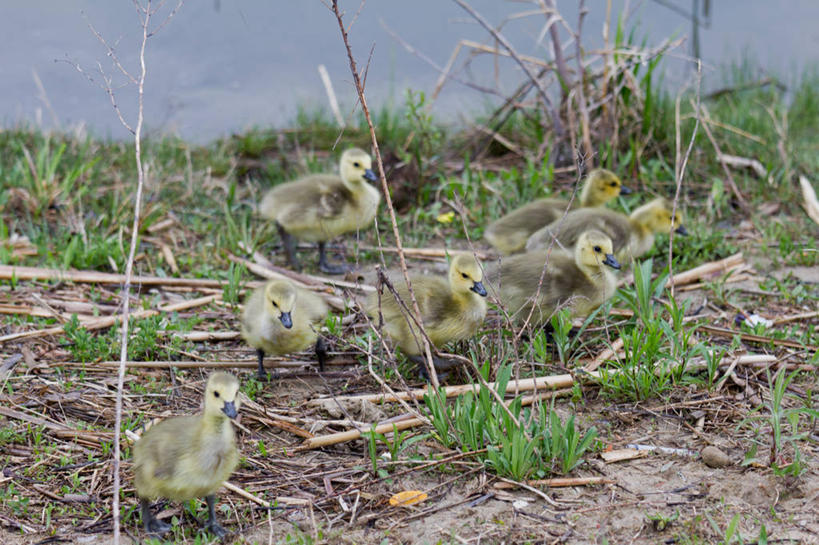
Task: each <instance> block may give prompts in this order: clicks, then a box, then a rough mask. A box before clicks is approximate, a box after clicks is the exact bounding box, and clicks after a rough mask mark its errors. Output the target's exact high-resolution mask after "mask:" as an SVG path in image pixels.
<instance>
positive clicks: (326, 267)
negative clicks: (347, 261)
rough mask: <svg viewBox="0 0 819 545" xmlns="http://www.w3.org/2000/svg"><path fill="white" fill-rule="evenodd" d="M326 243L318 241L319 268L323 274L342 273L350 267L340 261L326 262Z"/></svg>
mask: <svg viewBox="0 0 819 545" xmlns="http://www.w3.org/2000/svg"><path fill="white" fill-rule="evenodd" d="M326 246H327V243H326V242H324V241H321V242H319V243H318V251H319V263H318V264H319V270H320V271H321V272H323V273H325V274H344V273H346V272H347V271H349V270H350V267H349V266H347V265H343V264H340V263H328V262H327V248H326Z"/></svg>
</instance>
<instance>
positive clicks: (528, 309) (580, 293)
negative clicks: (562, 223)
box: [500, 230, 620, 326]
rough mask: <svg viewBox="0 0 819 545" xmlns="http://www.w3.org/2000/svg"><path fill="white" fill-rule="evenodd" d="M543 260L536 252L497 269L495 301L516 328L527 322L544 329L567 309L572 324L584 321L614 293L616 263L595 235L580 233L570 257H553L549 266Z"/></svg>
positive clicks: (542, 254)
mask: <svg viewBox="0 0 819 545" xmlns="http://www.w3.org/2000/svg"><path fill="white" fill-rule="evenodd" d="M546 258H547V254H546V252H545V251H543V250H535V251H531V252H526V253H523V254H518V255H513V256H511V257H508V258H506V259H504V260H503V263H502V264H501V268H500V301H501V303H502V304H503V306H504V308H505V309H506V310H507V311H508V312H509V313H510V315H512V316H513V318H514V320H515V321H516V322H517V323H519V324H523V323H525V322H526V320H527V319H529V323H530V324H532V325H536V326H540V325H545V324H547V323H548V320H549V319H550V317H551V316H552V314H554V312H555V311H556V310H559V308H561V307H562V306H567V305H568V306H570V307H571V311H572V317H573V318H584V317H586V316H588V315H589V314H591V313H592V312H593V311H594V310H595V309H596V308H597V307H599V306H600V305H602V304H603V303H605V302H606V301H608V300H609V299H610V298H611V296H612V295H614V291H615V290H616V289H617V279H616V277H615V275H614V272H613V270H614V269H619V268H620V263H618V261H617V259H616V258H615V257H614V255H613V251H612V241H611V239H610V238H609V237H608V236H607V235H605V234H603V233H601V232H600V231H596V230H592V231H586V232H584V233H581V235H580V237H579V238H578V240H577V244H576V245H575V248H574V252H573V253H568V252H563V251H560V250H557V251H554V252H552V253H551V255H549V259H548V264H547V263H546ZM544 264H545V265H546V270H545V272H544V270H543V267H544ZM541 275H542V276H543V281H542V282H541ZM538 285H540V287H539V288H538ZM530 314H531V317H530Z"/></svg>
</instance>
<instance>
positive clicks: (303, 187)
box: [259, 174, 350, 229]
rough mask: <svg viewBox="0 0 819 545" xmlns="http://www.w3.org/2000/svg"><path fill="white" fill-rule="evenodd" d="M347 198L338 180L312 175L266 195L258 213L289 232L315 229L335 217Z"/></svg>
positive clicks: (334, 177) (332, 177) (326, 176)
mask: <svg viewBox="0 0 819 545" xmlns="http://www.w3.org/2000/svg"><path fill="white" fill-rule="evenodd" d="M349 194H350V191H349V190H348V189H347V188H346V186H344V184H343V183H342V181H341V178H339V177H338V176H335V175H331V174H313V175H310V176H305V177H303V178H299V179H298V180H294V181H292V182H287V183H284V184H280V185H277V186H276V187H274V188H273V189H271V190H270V191H268V192H267V194H266V195H265V197H264V199H262V203H261V205H260V206H259V212H260V213H261V215H262V216H264V217H267V218H270V219H274V220H276V221H278V222H279V223H280V224H282V225H284V226H286V227H289V228H290V229H300V228H304V227H306V228H315V224H316V223H317V222H318V221H320V220H321V219H322V218H328V217H333V215H337V214H338V213H339V211H340V210H341V209H342V203H343V199H344V197H345V195H347V196H349Z"/></svg>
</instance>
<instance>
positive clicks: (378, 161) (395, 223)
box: [333, 0, 439, 390]
mask: <svg viewBox="0 0 819 545" xmlns="http://www.w3.org/2000/svg"><path fill="white" fill-rule="evenodd" d="M333 13H334V14H335V16H336V19H337V20H338V28H339V30H340V31H341V38H342V40H343V41H344V47H345V48H346V49H347V60H348V61H349V62H350V71H351V72H352V74H353V82H354V83H355V89H356V92H357V93H358V101H359V103H360V104H361V110H362V111H363V112H364V118H365V119H366V120H367V127H368V128H369V129H370V139H371V140H372V145H373V151H374V153H375V161H376V164H378V179H379V181H380V182H381V189H382V191H383V193H384V200H385V202H386V205H387V211H388V212H389V215H390V222H391V223H392V233H393V236H394V237H395V246H396V248H397V249H398V261H399V263H400V264H401V272H402V273H403V275H404V280H405V281H406V283H407V290H408V291H409V294H410V299H411V300H412V310H413V312H415V317H416V319H417V321H418V323H419V324H420V326H421V329H422V330H423V321H422V318H421V309H420V308H419V307H418V301H417V300H416V299H415V292H414V291H413V289H412V282H410V278H409V272H408V270H407V260H406V258H405V257H404V250H403V244H402V243H401V234H400V233H399V231H398V220H397V219H396V217H395V208H394V207H393V205H392V197H391V196H390V189H389V186H387V176H386V174H385V173H384V163H383V161H382V160H381V150H380V149H379V147H378V139H377V138H376V137H375V127H374V126H373V121H372V118H371V117H370V110H369V108H368V107H367V99H366V97H365V96H364V85H363V84H362V83H361V76H360V75H359V73H358V68H357V67H356V62H355V57H353V50H352V49H351V48H350V41H349V39H348V38H347V29H346V27H345V26H344V22H343V21H342V15H341V11H340V10H339V7H338V0H333ZM422 341H423V344H424V355H425V356H426V359H427V365H428V369H427V372H428V374H429V378H430V379H431V381H432V385H433V386H434V387H435V389H436V390H437V389H438V387H439V382H438V374H437V373H436V372H435V365H434V364H433V359H432V352H431V350H430V346H429V341H427V339H426V335H423V339H422Z"/></svg>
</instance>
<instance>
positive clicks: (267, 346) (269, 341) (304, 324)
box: [242, 280, 328, 380]
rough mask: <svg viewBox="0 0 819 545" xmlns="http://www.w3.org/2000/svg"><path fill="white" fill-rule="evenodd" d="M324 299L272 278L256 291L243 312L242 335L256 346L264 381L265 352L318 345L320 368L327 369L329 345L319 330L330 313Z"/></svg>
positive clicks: (288, 282)
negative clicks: (325, 367)
mask: <svg viewBox="0 0 819 545" xmlns="http://www.w3.org/2000/svg"><path fill="white" fill-rule="evenodd" d="M327 312H328V308H327V305H326V304H325V303H324V300H323V299H321V297H318V296H317V295H315V294H313V293H310V292H309V291H307V290H304V289H301V288H297V287H296V286H294V285H293V284H292V283H291V282H290V281H288V280H271V281H270V282H268V283H267V284H265V285H264V286H262V287H261V288H258V289H257V290H255V291H254V292H253V293H252V294H250V296H249V297H248V299H247V301H246V302H245V308H244V311H243V312H242V337H244V339H245V341H247V344H249V345H250V346H252V347H253V348H255V349H256V355H257V357H258V363H259V368H258V371H257V375H258V377H259V378H260V379H262V380H264V379H265V378H266V374H265V371H264V355H265V353H267V354H270V355H274V356H282V355H285V354H291V353H293V352H301V351H302V350H305V349H306V348H308V347H309V346H311V345H315V352H316V359H318V362H319V370H320V371H322V372H323V371H324V362H325V360H326V359H327V348H326V346H325V345H324V341H323V340H322V339H321V337H320V336H319V334H318V329H319V327H320V326H321V323H322V322H323V321H324V318H325V317H326V316H327Z"/></svg>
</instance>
